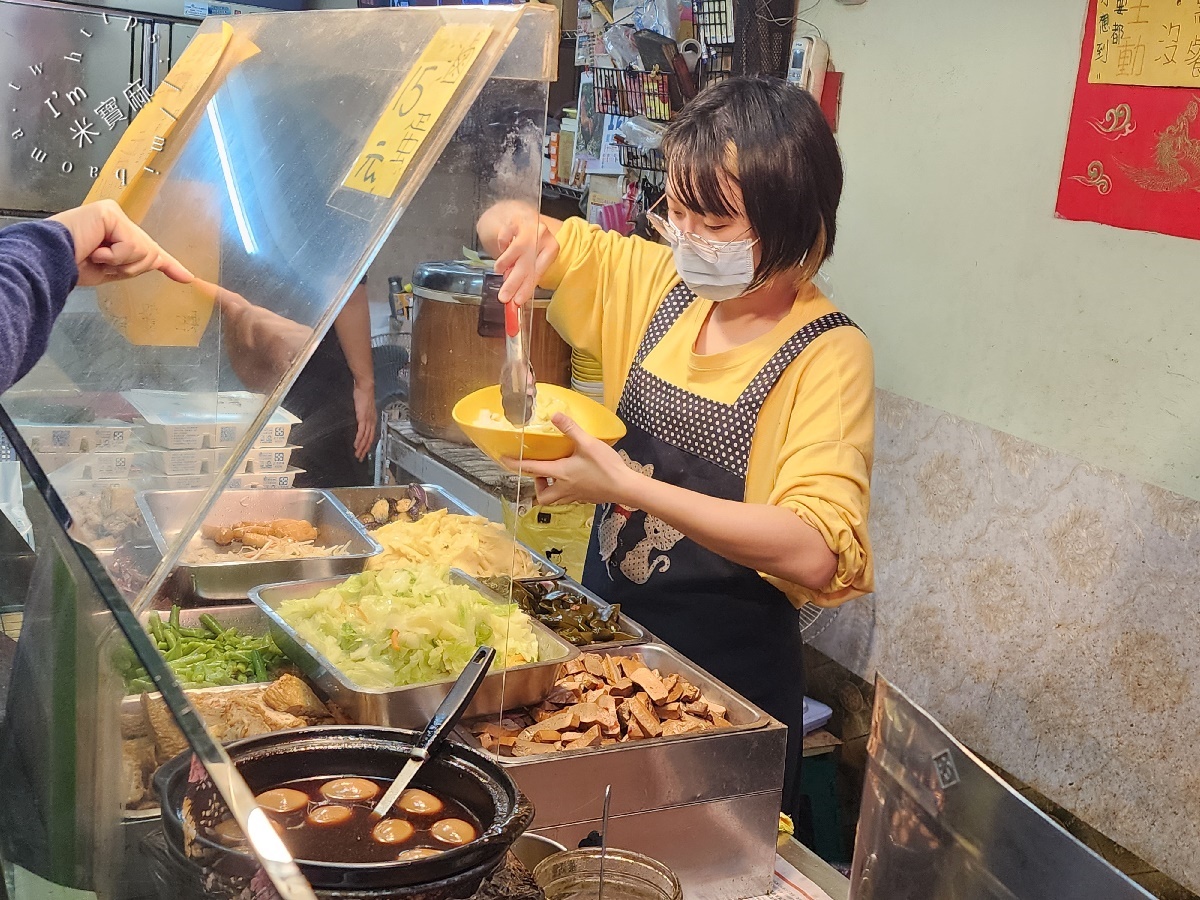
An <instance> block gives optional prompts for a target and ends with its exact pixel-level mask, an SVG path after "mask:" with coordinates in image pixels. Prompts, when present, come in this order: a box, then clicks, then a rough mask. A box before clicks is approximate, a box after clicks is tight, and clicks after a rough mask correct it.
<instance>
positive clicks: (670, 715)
mask: <svg viewBox="0 0 1200 900" xmlns="http://www.w3.org/2000/svg"><path fill="white" fill-rule="evenodd" d="M654 711H655V712H656V713H657V714H658V717H659V718H660V719H682V718H683V706H682V704H679V703H663V704H660V705H659V706H656V707H655V708H654Z"/></svg>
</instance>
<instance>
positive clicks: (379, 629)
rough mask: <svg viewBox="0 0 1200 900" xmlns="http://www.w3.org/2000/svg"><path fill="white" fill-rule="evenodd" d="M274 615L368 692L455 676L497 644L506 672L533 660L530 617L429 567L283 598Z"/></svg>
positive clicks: (370, 575)
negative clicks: (476, 655)
mask: <svg viewBox="0 0 1200 900" xmlns="http://www.w3.org/2000/svg"><path fill="white" fill-rule="evenodd" d="M278 613H279V615H280V617H281V618H282V619H283V620H284V621H285V622H287V623H288V624H289V625H291V626H292V627H293V628H294V629H295V630H296V632H297V633H298V634H299V635H300V636H301V637H303V638H304V639H305V640H306V641H308V643H309V644H311V645H312V646H313V648H314V649H316V650H317V651H318V652H319V653H321V654H322V655H323V656H324V657H325V658H326V659H328V660H329V661H330V662H331V663H332V664H333V665H334V666H335V667H336V668H337V669H338V670H339V671H340V672H342V674H343V675H345V676H346V677H347V678H349V679H350V680H351V681H352V682H354V683H355V684H356V685H358V686H359V687H362V688H367V689H371V690H378V689H383V688H389V687H405V686H407V685H410V684H421V683H423V682H427V681H441V680H444V679H446V678H453V677H455V676H457V675H458V673H459V672H461V671H462V670H463V668H464V667H465V666H466V664H467V662H468V661H469V660H470V659H471V656H472V655H473V654H474V653H475V650H476V648H478V647H480V646H482V645H483V644H489V645H491V646H492V647H495V648H496V663H497V664H502V665H503V666H506V667H507V666H519V665H523V664H525V663H531V662H537V660H538V641H537V635H536V633H535V632H534V630H533V623H532V620H531V619H530V618H529V616H527V615H526V614H525V613H523V612H521V610H520V608H519V607H518V606H517V605H516V604H500V603H493V602H492V601H491V600H488V599H487V598H486V597H484V596H483V595H481V594H480V593H479V592H478V591H476V590H474V589H473V588H471V587H469V586H467V585H464V584H453V583H451V582H450V580H449V573H448V570H446V569H444V568H437V567H433V566H417V567H405V568H401V567H399V566H389V567H386V568H384V569H380V570H378V571H369V572H363V573H362V574H360V575H351V576H350V577H349V578H347V579H346V580H345V581H343V582H342V583H341V584H340V585H338V586H337V587H332V588H326V589H325V590H323V591H321V592H320V593H319V594H317V595H316V596H315V597H307V598H302V599H295V600H286V601H284V602H283V603H281V604H280V605H279V609H278ZM506 642H507V651H506V646H505V645H506Z"/></svg>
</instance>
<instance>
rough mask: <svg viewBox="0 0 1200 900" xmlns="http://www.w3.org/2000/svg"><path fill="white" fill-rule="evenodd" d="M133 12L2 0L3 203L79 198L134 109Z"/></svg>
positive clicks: (26, 206)
mask: <svg viewBox="0 0 1200 900" xmlns="http://www.w3.org/2000/svg"><path fill="white" fill-rule="evenodd" d="M135 29H136V21H135V20H132V19H130V17H129V16H127V15H117V14H114V13H102V12H97V11H84V10H82V9H80V8H78V7H71V6H66V5H53V6H50V5H32V4H26V3H15V2H12V0H0V93H2V94H3V97H4V103H3V105H2V106H0V209H8V210H16V211H29V212H38V211H41V212H58V211H60V210H63V209H67V208H69V207H72V206H76V205H78V204H79V203H80V202H82V201H83V199H84V197H85V196H86V194H87V192H88V190H89V188H90V187H91V185H92V181H93V180H94V179H95V177H96V175H97V174H98V173H99V171H100V167H101V166H102V165H103V164H104V161H105V160H106V159H107V158H108V155H109V154H110V153H111V152H112V150H113V148H114V147H115V146H116V144H117V140H118V139H119V138H120V137H121V135H122V133H123V132H124V130H125V126H126V125H127V124H128V120H129V119H131V118H132V117H133V114H134V112H135V111H136V110H132V111H131V103H130V97H133V98H134V100H135V101H136V100H138V99H139V98H138V94H137V90H136V85H135V84H134V83H135V82H136V80H137V79H138V78H139V75H138V74H137V73H138V71H139V70H140V63H139V62H138V61H137V60H135V57H134V56H133V40H134V32H135Z"/></svg>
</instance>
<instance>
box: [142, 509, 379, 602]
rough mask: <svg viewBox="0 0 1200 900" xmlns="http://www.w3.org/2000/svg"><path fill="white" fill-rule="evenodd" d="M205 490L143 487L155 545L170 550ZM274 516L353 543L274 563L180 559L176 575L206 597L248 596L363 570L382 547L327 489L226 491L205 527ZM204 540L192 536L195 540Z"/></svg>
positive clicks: (332, 541)
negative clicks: (331, 552)
mask: <svg viewBox="0 0 1200 900" xmlns="http://www.w3.org/2000/svg"><path fill="white" fill-rule="evenodd" d="M203 494H204V491H144V492H142V493H140V494H138V497H137V502H138V506H139V507H140V508H141V510H142V514H143V515H144V516H145V517H146V525H147V527H148V528H149V530H150V534H151V536H152V537H153V538H154V543H155V544H157V545H158V549H159V551H160V552H163V553H165V552H166V550H167V548H168V547H169V546H170V545H171V544H173V543H174V541H175V539H176V538H177V537H178V535H179V531H180V529H181V528H182V527H183V525H184V523H185V522H186V521H187V519H188V516H190V515H191V514H192V512H193V510H195V508H196V504H197V503H198V502H199V498H200V496H201V495H203ZM271 519H306V520H308V521H309V522H311V523H312V524H313V525H315V526H316V527H317V530H318V531H319V532H320V535H321V536H320V540H321V542H322V543H323V544H325V545H326V546H337V545H339V544H349V547H348V548H347V549H346V552H345V553H342V554H339V555H337V556H321V557H313V558H310V559H284V560H272V561H269V562H253V561H240V562H227V563H226V562H222V563H192V564H188V563H180V565H179V567H178V568H177V569H176V573H177V576H178V577H179V578H181V579H182V580H183V581H184V582H185V584H186V585H187V586H188V587H189V588H190V589H191V590H192V591H194V592H195V593H196V595H197V596H198V597H203V598H204V599H207V600H240V599H244V598H245V597H246V596H247V595H248V594H249V592H250V589H251V588H253V587H256V586H257V585H260V584H274V583H276V582H281V581H299V580H303V579H312V578H329V577H332V576H337V575H349V574H352V573H354V572H361V571H362V567H363V564H364V563H365V562H366V560H367V559H369V558H370V557H372V556H374V555H375V554H377V553H379V551H380V550H381V549H382V548H381V547H380V546H379V544H377V543H376V542H375V540H374V539H373V538H371V537H370V536H369V535H368V534H367V532H366V529H364V528H363V527H362V525H360V524H359V523H358V520H356V519H355V518H354V517H353V516H352V515H350V513H349V512H348V511H347V510H346V507H344V506H342V504H341V503H339V502H338V501H337V500H336V499H335V498H333V497H331V496H329V494H327V493H326V492H325V491H320V490H313V489H305V488H291V489H290V490H286V491H225V492H224V493H223V494H221V496H220V497H218V498H217V501H216V503H214V504H213V507H212V509H211V510H209V513H208V516H207V517H206V518H205V520H204V521H205V524H206V525H232V524H233V523H235V522H245V521H270V520H271ZM199 540H201V538H200V537H199V536H198V535H197V536H194V537H193V538H192V541H193V543H196V542H198V541H199Z"/></svg>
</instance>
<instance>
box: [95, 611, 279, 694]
mask: <svg viewBox="0 0 1200 900" xmlns="http://www.w3.org/2000/svg"><path fill="white" fill-rule="evenodd" d="M180 619H181V611H180V609H179V607H178V606H173V607H172V608H171V612H170V615H169V617H168V618H167V619H166V620H165V621H164V619H163V617H162V616H161V615H160V614H159V613H157V612H153V613H151V614H150V616H149V617H148V618H147V621H146V628H147V631H148V632H149V634H150V637H151V638H152V639H153V641H154V643H155V646H156V647H157V648H158V651H159V653H161V654H162V656H163V657H164V658H165V659H166V661H167V664H168V666H169V667H170V668H171V669H172V671H174V673H175V677H176V678H177V679H178V680H179V682H180V684H181V685H183V686H184V687H197V686H201V685H203V686H209V687H211V686H214V685H230V684H245V683H248V682H252V681H254V682H263V681H270V680H271V677H272V675H273V673H274V671H275V670H276V669H278V668H279V666H280V665H282V664H283V662H284V661H285V660H284V655H283V654H282V653H281V652H280V650H279V648H278V647H277V646H275V642H274V641H273V640H272V639H271V637H270V636H268V635H263V636H259V637H256V636H253V635H248V634H241V633H240V632H239V631H238V630H237V629H236V628H222V627H221V624H220V622H219V621H218V620H217V619H216V618H215V617H213V616H211V615H209V614H208V613H204V614H203V615H201V616H200V617H199V619H198V622H199V627H195V628H183V627H182V626H181V622H180ZM113 663H114V665H115V666H116V668H117V669H118V670H119V671H120V672H121V674H122V676H123V677H124V679H125V684H126V688H127V689H128V690H129V691H130V692H135V687H134V685H135V684H137V685H140V686H141V687H139V688H137V689H138V690H144V689H146V688H145V684H147V683H149V677H148V675H147V674H146V671H145V669H143V668H142V667H141V666H140V665H139V664H138V662H137V657H136V656H135V655H134V654H133V652H132V651H131V650H130V649H129V648H124V652H121V653H117V654H114V656H113Z"/></svg>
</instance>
